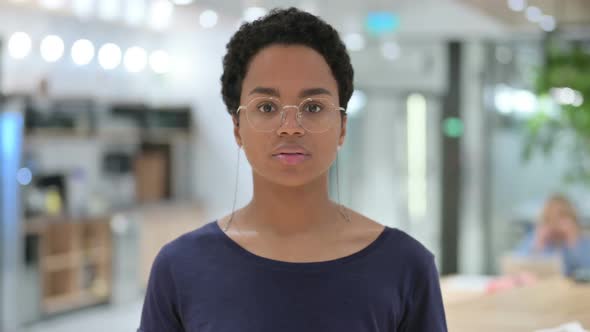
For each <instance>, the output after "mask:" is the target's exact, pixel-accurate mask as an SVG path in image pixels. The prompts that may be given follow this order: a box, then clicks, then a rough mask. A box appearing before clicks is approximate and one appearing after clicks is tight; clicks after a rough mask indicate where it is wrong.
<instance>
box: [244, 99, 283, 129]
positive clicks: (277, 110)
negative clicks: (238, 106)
mask: <svg viewBox="0 0 590 332" xmlns="http://www.w3.org/2000/svg"><path fill="white" fill-rule="evenodd" d="M246 116H247V118H248V122H249V123H250V125H251V126H252V127H253V128H254V129H256V130H261V131H272V130H275V129H277V128H279V126H280V125H281V106H280V103H279V102H278V100H276V99H273V98H255V99H252V100H251V101H250V102H249V103H248V106H247V107H246Z"/></svg>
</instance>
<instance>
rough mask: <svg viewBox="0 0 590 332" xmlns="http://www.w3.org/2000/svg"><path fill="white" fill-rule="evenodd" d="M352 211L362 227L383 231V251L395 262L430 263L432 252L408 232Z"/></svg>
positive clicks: (432, 256)
mask: <svg viewBox="0 0 590 332" xmlns="http://www.w3.org/2000/svg"><path fill="white" fill-rule="evenodd" d="M350 211H351V213H352V215H353V221H354V220H358V222H359V224H360V225H361V226H360V227H362V228H364V229H367V230H369V231H370V232H378V233H381V232H382V233H383V234H382V235H383V238H384V241H383V244H382V245H381V252H382V253H384V255H385V257H388V258H393V261H394V262H403V264H405V265H416V264H419V265H423V264H430V262H431V261H432V260H433V258H434V255H433V254H432V252H431V251H430V250H429V249H427V248H426V246H424V245H423V244H422V243H421V242H420V241H418V240H417V239H416V238H414V237H413V236H412V235H410V234H408V233H407V232H405V231H403V230H401V229H398V228H395V227H392V226H387V225H383V224H381V223H379V222H377V221H375V220H372V219H370V218H368V217H366V216H364V215H362V214H360V213H358V212H355V211H353V210H350Z"/></svg>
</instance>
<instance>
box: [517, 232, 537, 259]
mask: <svg viewBox="0 0 590 332" xmlns="http://www.w3.org/2000/svg"><path fill="white" fill-rule="evenodd" d="M534 242H535V232H534V231H530V232H529V233H527V234H526V236H525V237H524V238H523V239H522V240H520V242H519V243H518V245H517V246H516V247H515V248H514V250H513V252H512V253H513V254H514V255H517V256H529V255H531V254H533V253H534V248H533V247H534Z"/></svg>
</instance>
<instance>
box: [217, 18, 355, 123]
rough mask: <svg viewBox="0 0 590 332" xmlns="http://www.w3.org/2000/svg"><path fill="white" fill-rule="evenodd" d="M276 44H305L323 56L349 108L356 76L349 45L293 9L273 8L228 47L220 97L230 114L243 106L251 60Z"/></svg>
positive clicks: (323, 24) (325, 25) (343, 104)
mask: <svg viewBox="0 0 590 332" xmlns="http://www.w3.org/2000/svg"><path fill="white" fill-rule="evenodd" d="M274 44H279V45H304V46H308V47H310V48H312V49H314V50H315V51H317V52H318V53H320V54H321V55H322V56H323V57H324V59H325V61H326V63H327V64H328V65H329V66H330V69H331V71H332V75H334V78H335V80H336V82H337V83H338V96H339V102H340V106H341V107H344V108H346V106H347V104H348V101H349V100H350V97H351V96H352V92H353V76H354V71H353V69H352V64H351V62H350V57H349V55H348V52H347V51H346V46H344V43H343V42H342V40H341V39H340V36H339V35H338V32H337V31H336V30H335V29H334V28H333V27H332V26H331V25H329V24H328V23H326V22H325V21H323V20H322V19H321V18H319V17H317V16H315V15H312V14H310V13H307V12H305V11H302V10H299V9H297V8H294V7H291V8H288V9H273V10H272V11H270V12H269V13H268V14H267V15H266V16H264V17H262V18H259V19H257V20H255V21H254V22H251V23H244V24H243V25H242V26H241V27H240V28H239V30H238V31H237V32H236V33H235V34H234V35H233V36H232V38H231V39H230V41H229V43H228V44H227V46H226V48H227V53H226V54H225V56H224V57H223V74H222V75H221V94H222V96H223V101H224V103H225V105H226V107H227V110H228V112H229V113H230V115H232V116H233V115H235V114H236V110H237V108H238V107H239V105H240V95H241V92H242V83H243V81H244V78H245V77H246V73H247V70H248V66H249V63H250V61H251V60H252V58H253V57H254V56H255V55H256V54H257V53H258V52H260V51H261V50H262V49H263V48H265V47H268V46H271V45H274ZM343 114H344V115H345V113H343Z"/></svg>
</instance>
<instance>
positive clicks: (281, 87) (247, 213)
mask: <svg viewBox="0 0 590 332" xmlns="http://www.w3.org/2000/svg"><path fill="white" fill-rule="evenodd" d="M223 70H224V72H223V75H222V77H221V82H222V94H223V99H224V102H225V104H226V106H227V108H228V110H229V113H230V114H231V116H232V118H233V123H234V131H233V133H234V136H235V140H236V143H237V145H238V146H239V147H240V148H242V149H244V152H245V154H246V156H247V158H248V161H249V163H250V165H251V166H252V170H253V172H252V176H253V183H254V189H253V191H254V192H253V197H252V200H251V201H250V202H249V204H247V205H246V206H244V207H243V208H241V209H239V210H237V211H235V213H232V214H230V215H228V216H225V217H223V218H221V219H219V220H217V221H214V222H210V223H208V224H206V225H205V226H203V227H201V228H199V229H197V230H195V231H193V232H191V233H188V234H185V235H184V236H182V237H180V238H178V239H176V240H175V241H173V242H171V243H169V244H167V245H166V246H165V247H164V248H163V249H162V250H161V252H160V253H159V255H158V257H157V258H156V260H155V262H154V265H153V267H152V272H151V276H150V280H149V283H148V289H147V294H146V298H145V303H144V308H143V314H142V319H141V328H140V331H144V332H160V331H167V332H172V331H199V332H208V331H212V332H238V331H239V332H278V331H281V332H285V331H294V332H295V331H296V332H303V331H305V332H320V331H321V332H329V331H334V332H336V331H338V332H342V331H354V332H364V331H381V332H386V331H387V332H393V331H414V332H417V331H428V332H437V331H446V322H445V315H444V309H443V305H442V301H441V294H440V288H439V283H438V274H437V270H436V267H435V264H434V259H433V255H432V254H431V253H430V252H428V251H427V250H426V249H425V248H424V247H423V246H421V245H420V244H419V243H418V242H417V241H415V240H414V239H412V238H411V237H410V236H408V235H406V234H405V233H403V232H401V231H398V230H395V229H392V228H389V227H384V226H382V225H380V224H379V223H377V222H375V221H373V220H370V219H368V218H367V217H364V216H362V215H360V214H358V213H356V212H354V211H352V210H350V209H347V208H345V207H343V206H341V205H339V204H336V203H334V202H333V201H331V200H330V198H329V197H328V171H329V168H330V165H332V163H333V162H334V160H335V159H336V154H337V150H338V148H339V147H340V146H341V145H342V144H343V142H344V138H345V135H346V121H347V117H346V112H345V108H346V104H347V102H348V100H349V99H350V96H351V95H352V91H353V86H352V79H353V69H352V66H351V63H350V58H349V56H348V54H347V52H346V49H345V47H344V45H343V43H342V41H341V40H340V37H339V36H338V33H337V32H336V31H335V30H334V29H333V28H332V27H331V26H330V25H328V24H327V23H325V22H324V21H322V20H321V19H319V18H318V17H316V16H313V15H311V14H308V13H305V12H302V11H299V10H297V9H295V8H290V9H286V10H274V11H272V12H271V13H269V14H268V15H267V16H265V17H264V18H262V19H259V20H257V21H255V22H253V23H247V24H244V25H243V26H242V27H241V28H240V29H239V31H238V32H236V34H235V35H234V36H233V37H232V39H231V40H230V42H229V44H228V45H227V54H226V55H225V57H224V60H223Z"/></svg>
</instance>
